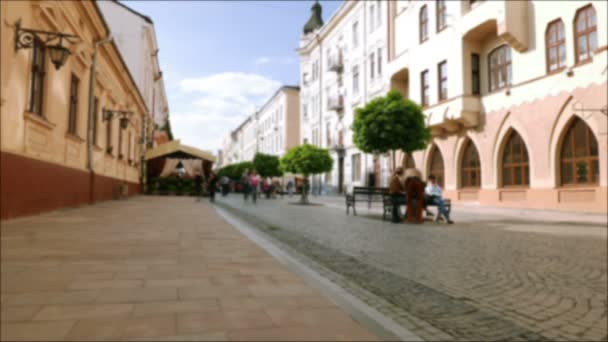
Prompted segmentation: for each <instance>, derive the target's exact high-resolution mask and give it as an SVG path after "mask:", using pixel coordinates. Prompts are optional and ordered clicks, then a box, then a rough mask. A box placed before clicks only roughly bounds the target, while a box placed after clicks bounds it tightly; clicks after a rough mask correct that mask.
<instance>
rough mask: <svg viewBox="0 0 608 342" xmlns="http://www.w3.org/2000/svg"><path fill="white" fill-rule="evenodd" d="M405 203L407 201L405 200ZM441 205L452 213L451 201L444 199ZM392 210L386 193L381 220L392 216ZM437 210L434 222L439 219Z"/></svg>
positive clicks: (389, 197)
mask: <svg viewBox="0 0 608 342" xmlns="http://www.w3.org/2000/svg"><path fill="white" fill-rule="evenodd" d="M425 199H426V196H425ZM406 203H407V199H406ZM443 203H444V204H445V209H446V210H447V211H448V214H450V213H451V212H452V201H451V200H450V199H449V198H444V199H443ZM424 204H425V208H426V207H436V206H437V205H436V204H435V203H426V201H425V203H424ZM353 208H354V207H353ZM392 210H393V201H392V200H391V195H390V194H389V193H388V192H387V193H386V194H385V195H384V197H383V212H382V220H386V216H387V215H392ZM439 214H440V213H439V209H438V210H437V214H435V220H436V219H438V218H439Z"/></svg>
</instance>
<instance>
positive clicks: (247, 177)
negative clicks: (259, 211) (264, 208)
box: [241, 170, 294, 203]
mask: <svg viewBox="0 0 608 342" xmlns="http://www.w3.org/2000/svg"><path fill="white" fill-rule="evenodd" d="M241 185H242V187H243V198H244V200H245V201H247V200H248V199H249V196H251V199H252V201H253V203H256V201H257V198H258V191H261V192H263V193H264V194H265V195H266V198H276V195H277V193H280V194H281V195H282V194H283V192H282V191H281V189H282V186H281V184H280V183H279V182H278V181H277V180H275V181H273V180H272V179H271V178H270V177H267V178H266V179H262V178H260V176H259V175H258V172H257V171H256V170H251V171H249V170H245V172H243V176H242V177H241ZM293 187H294V186H293V182H292V181H291V180H290V181H289V182H288V183H287V192H288V193H289V195H290V196H291V194H292V192H293Z"/></svg>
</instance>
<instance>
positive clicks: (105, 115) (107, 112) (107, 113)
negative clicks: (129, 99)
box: [101, 108, 133, 129]
mask: <svg viewBox="0 0 608 342" xmlns="http://www.w3.org/2000/svg"><path fill="white" fill-rule="evenodd" d="M131 115H133V112H130V111H124V110H112V109H106V108H104V109H103V110H102V117H101V119H102V121H110V120H112V119H113V118H114V117H118V118H119V119H120V128H122V129H125V128H127V127H128V126H129V119H130V118H131Z"/></svg>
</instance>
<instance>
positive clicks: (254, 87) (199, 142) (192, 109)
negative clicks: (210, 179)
mask: <svg viewBox="0 0 608 342" xmlns="http://www.w3.org/2000/svg"><path fill="white" fill-rule="evenodd" d="M280 85H281V84H280V83H279V82H278V81H275V80H272V79H269V78H267V77H264V76H262V75H259V74H252V73H240V72H226V73H219V74H214V75H210V76H207V77H201V78H189V79H183V80H181V81H180V82H179V88H178V89H176V93H173V94H171V95H172V96H170V98H172V99H177V98H179V99H180V100H179V101H180V106H179V107H180V108H181V109H182V110H181V111H174V112H172V113H171V128H172V129H173V134H174V136H175V137H176V139H180V140H181V141H182V142H183V143H184V144H187V145H191V146H195V147H198V148H200V149H204V150H210V151H213V152H214V153H216V152H217V150H218V149H219V148H221V145H222V139H223V138H224V137H225V136H226V135H227V134H228V133H229V132H230V131H231V130H233V129H235V128H236V127H237V126H238V125H239V124H240V123H242V122H243V120H245V118H246V117H247V116H248V115H251V114H252V113H253V112H254V111H255V108H258V107H260V106H261V105H262V104H264V102H266V101H267V100H268V99H269V98H270V96H272V94H273V93H274V92H275V91H276V90H277V89H278V88H279V86H280ZM174 107H176V106H175V105H174Z"/></svg>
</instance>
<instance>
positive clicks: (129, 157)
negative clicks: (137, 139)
mask: <svg viewBox="0 0 608 342" xmlns="http://www.w3.org/2000/svg"><path fill="white" fill-rule="evenodd" d="M127 159H128V160H129V163H130V162H131V160H132V159H131V132H129V135H128V140H127Z"/></svg>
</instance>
